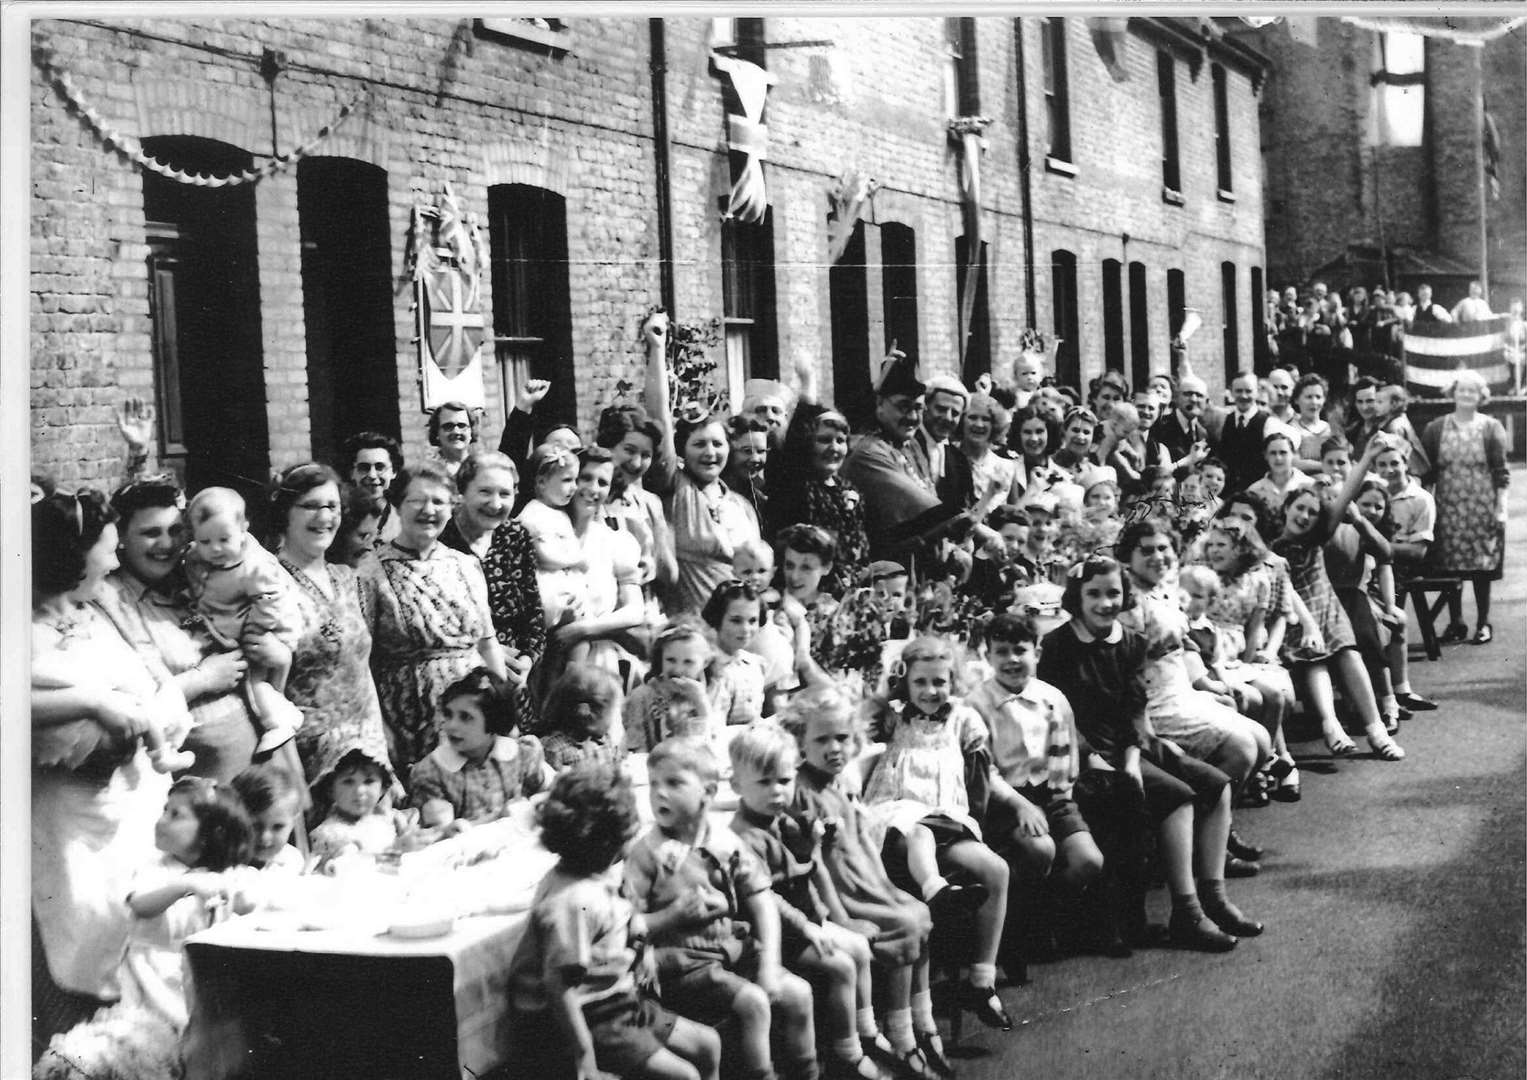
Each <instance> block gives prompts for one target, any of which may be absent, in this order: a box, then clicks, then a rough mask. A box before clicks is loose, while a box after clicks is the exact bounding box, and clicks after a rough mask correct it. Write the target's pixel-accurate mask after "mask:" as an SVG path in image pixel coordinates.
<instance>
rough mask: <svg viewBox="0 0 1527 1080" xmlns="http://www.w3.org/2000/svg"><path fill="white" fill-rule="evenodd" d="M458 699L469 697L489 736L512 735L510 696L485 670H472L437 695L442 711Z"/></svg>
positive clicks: (512, 718) (512, 720)
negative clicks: (448, 703) (447, 704)
mask: <svg viewBox="0 0 1527 1080" xmlns="http://www.w3.org/2000/svg"><path fill="white" fill-rule="evenodd" d="M457 698H468V699H470V700H471V701H472V703H473V704H475V705H476V706H477V709H478V711H479V712H481V713H482V718H483V723H484V726H485V727H486V728H487V730H488V734H490V735H513V734H514V710H513V709H512V708H510V705H509V696H508V695H507V694H506V693H504V688H503V686H502V685H501V684H500V683H499V681H498V680H497V679H495V678H494V677H493V675H492V673H490V672H489V671H488V669H487V668H485V667H475V668H473V669H472V670H471V671H469V672H467V673H466V674H465V675H463V676H462V677H461V678H459V679H457V680H456V681H455V682H453V683H451V685H449V686H447V687H446V688H445V691H444V692H443V693H441V695H440V706H441V708H442V709H443V708H444V707H445V705H446V703H447V702H450V701H455V700H456V699H457Z"/></svg>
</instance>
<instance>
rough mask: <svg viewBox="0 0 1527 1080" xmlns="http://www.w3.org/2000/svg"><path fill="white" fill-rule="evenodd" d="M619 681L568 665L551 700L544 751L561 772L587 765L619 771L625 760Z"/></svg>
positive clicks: (602, 672)
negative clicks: (606, 766) (601, 766)
mask: <svg viewBox="0 0 1527 1080" xmlns="http://www.w3.org/2000/svg"><path fill="white" fill-rule="evenodd" d="M620 706H621V693H620V683H619V681H617V680H616V678H615V676H614V675H612V674H610V673H609V672H608V671H606V670H605V669H604V668H601V667H598V666H596V665H594V664H569V665H568V666H567V667H566V668H565V669H564V670H563V672H562V674H561V675H559V676H558V677H557V681H556V682H554V683H552V686H551V690H550V691H549V692H548V693H547V695H546V706H545V709H544V710H543V716H542V722H541V750H542V752H543V753H544V754H545V755H546V763H547V764H548V765H550V766H551V767H552V768H553V769H556V770H557V771H558V772H561V771H563V770H564V769H569V768H571V767H572V766H574V765H577V764H580V763H582V762H585V761H598V762H600V763H602V764H604V765H618V764H620V761H621V759H622V758H624V757H625V755H626V750H625V746H624V744H623V736H624V732H622V731H621V730H620V724H619V721H618V717H619V716H620Z"/></svg>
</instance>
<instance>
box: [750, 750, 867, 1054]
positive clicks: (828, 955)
mask: <svg viewBox="0 0 1527 1080" xmlns="http://www.w3.org/2000/svg"><path fill="white" fill-rule="evenodd" d="M728 749H729V751H730V754H731V758H732V787H733V788H734V789H735V790H736V792H737V795H738V797H739V798H740V799H741V805H740V806H739V807H738V809H737V814H736V816H735V817H733V818H732V831H733V832H735V833H736V834H737V835H738V836H740V837H742V842H743V843H744V844H746V845H747V846H748V849H749V850H750V851H752V853H753V854H754V855H755V856H757V857H758V860H759V861H760V862H761V863H763V865H764V868H765V869H766V870H768V872H769V876H770V877H771V878H772V879H773V882H774V894H775V898H776V899H777V900H778V902H779V915H780V955H781V956H782V957H783V958H784V962H785V966H786V967H787V968H789V969H790V970H791V971H795V972H796V973H797V974H800V975H802V976H804V977H805V978H807V979H810V980H811V981H812V983H813V985H814V986H815V988H816V993H817V998H818V1000H819V1001H820V1002H821V1004H822V1009H823V1011H824V1013H825V1015H824V1016H822V1017H820V1018H819V1019H820V1021H821V1025H822V1028H823V1031H824V1032H825V1033H826V1034H827V1035H828V1037H829V1038H830V1039H831V1046H832V1052H831V1057H829V1058H828V1063H827V1066H826V1069H825V1071H826V1073H827V1075H829V1076H832V1077H839V1078H842V1080H878V1078H879V1077H880V1075H881V1073H880V1070H879V1069H877V1068H876V1067H875V1065H874V1063H873V1062H872V1061H870V1059H869V1058H868V1057H866V1056H865V1053H864V1048H863V1047H862V1046H861V1045H860V1042H859V1039H860V1036H861V1034H866V1035H873V1034H874V1033H875V1029H874V1027H873V1025H871V1026H870V1029H869V1031H867V1032H861V1031H860V1030H859V1029H858V1027H857V1026H856V1025H857V1018H858V1016H859V1015H860V1014H861V1011H863V1012H867V1013H868V1014H869V1015H870V1016H873V1015H874V1013H873V997H872V993H871V989H872V988H871V986H870V947H869V943H868V942H867V941H866V940H865V939H864V936H863V935H862V934H857V933H855V932H854V931H852V930H850V929H848V928H847V927H843V926H839V925H837V924H836V923H833V922H830V921H828V919H827V911H826V907H825V905H824V904H823V902H822V899H821V894H820V892H819V891H818V886H817V885H816V881H817V879H818V877H819V876H820V875H822V874H823V873H824V871H823V870H822V868H821V866H820V864H819V863H818V862H817V853H818V847H819V844H820V842H821V838H822V832H821V831H820V830H821V829H822V826H818V828H817V830H813V829H812V828H811V826H809V825H808V826H802V825H801V824H800V823H799V822H798V821H796V820H795V819H794V818H792V817H790V816H789V815H788V814H787V813H786V810H787V808H788V807H789V804H790V790H791V786H792V782H793V781H794V779H795V770H796V750H795V740H794V739H793V738H791V736H790V735H789V733H788V732H786V731H785V729H784V728H782V727H779V726H778V725H777V724H774V723H769V722H764V721H760V722H758V723H756V724H750V725H748V727H747V728H745V729H744V730H743V731H742V732H741V733H740V734H738V736H737V737H736V738H735V739H733V740H732V743H731V746H730V747H729V748H728Z"/></svg>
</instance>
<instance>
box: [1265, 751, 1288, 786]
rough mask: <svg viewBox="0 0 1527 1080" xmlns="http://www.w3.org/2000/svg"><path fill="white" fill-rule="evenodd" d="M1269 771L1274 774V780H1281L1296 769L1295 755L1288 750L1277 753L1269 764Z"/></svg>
mask: <svg viewBox="0 0 1527 1080" xmlns="http://www.w3.org/2000/svg"><path fill="white" fill-rule="evenodd" d="M1267 771H1268V772H1269V773H1270V774H1272V778H1273V779H1274V780H1279V781H1281V780H1282V779H1283V778H1284V777H1285V776H1287V775H1288V774H1289V773H1291V772H1293V771H1294V755H1293V754H1290V753H1288V752H1287V751H1284V752H1283V753H1281V754H1275V755H1274V756H1273V759H1272V761H1271V762H1270V763H1269V764H1268V766H1267Z"/></svg>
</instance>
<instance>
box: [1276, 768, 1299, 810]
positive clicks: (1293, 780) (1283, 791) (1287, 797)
mask: <svg viewBox="0 0 1527 1080" xmlns="http://www.w3.org/2000/svg"><path fill="white" fill-rule="evenodd" d="M1272 797H1273V798H1275V799H1277V800H1278V801H1279V802H1298V801H1299V797H1300V791H1299V770H1298V769H1294V770H1293V771H1292V772H1290V773H1289V774H1288V775H1287V776H1285V777H1284V778H1283V779H1282V780H1279V781H1278V786H1277V787H1276V788H1274V789H1273V793H1272Z"/></svg>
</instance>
